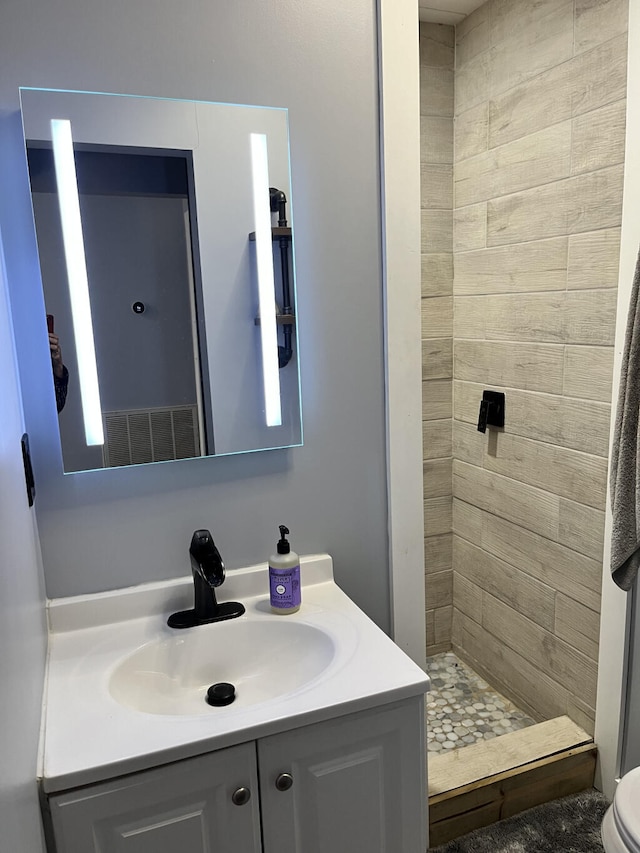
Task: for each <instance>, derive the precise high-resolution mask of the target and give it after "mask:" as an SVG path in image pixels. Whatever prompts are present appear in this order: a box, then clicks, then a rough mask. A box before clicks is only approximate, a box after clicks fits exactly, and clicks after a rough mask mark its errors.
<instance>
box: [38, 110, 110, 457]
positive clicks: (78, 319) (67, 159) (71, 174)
mask: <svg viewBox="0 0 640 853" xmlns="http://www.w3.org/2000/svg"><path fill="white" fill-rule="evenodd" d="M51 139H52V144H53V159H54V165H55V172H56V183H57V185H58V199H59V205H60V219H61V222H62V238H63V243H64V255H65V262H66V266H67V279H68V284H69V298H70V300H71V315H72V319H73V334H74V337H75V342H76V349H77V352H78V379H79V383H80V396H81V399H82V414H83V418H84V431H85V437H86V441H87V445H88V446H92V445H93V446H95V445H103V444H104V432H103V428H102V406H101V404H100V389H99V387H98V369H97V365H96V350H95V344H94V340H93V323H92V322H91V302H90V299H89V281H88V278H87V263H86V259H85V252H84V238H83V235H82V220H81V218H80V199H79V197H78V181H77V177H76V166H75V161H74V158H73V138H72V135H71V122H70V121H69V120H68V119H55V118H54V119H51Z"/></svg>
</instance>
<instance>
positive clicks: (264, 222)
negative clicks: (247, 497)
mask: <svg viewBox="0 0 640 853" xmlns="http://www.w3.org/2000/svg"><path fill="white" fill-rule="evenodd" d="M250 139H251V168H252V176H253V211H254V217H255V227H256V260H257V267H258V301H259V305H260V338H261V345H262V378H263V382H264V402H265V416H266V422H267V426H280V425H281V424H282V409H281V404H280V373H279V367H278V338H277V332H276V300H275V282H274V274H273V248H272V241H271V208H270V205H269V162H268V156H267V137H266V135H265V134H264V133H252V134H250Z"/></svg>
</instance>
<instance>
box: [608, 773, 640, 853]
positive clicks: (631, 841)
mask: <svg viewBox="0 0 640 853" xmlns="http://www.w3.org/2000/svg"><path fill="white" fill-rule="evenodd" d="M602 843H603V844H604V849H605V851H606V853H640V767H636V768H635V770H630V771H629V772H628V773H626V774H625V775H624V776H623V777H622V779H621V780H620V783H619V785H618V788H617V790H616V793H615V796H614V798H613V803H612V804H611V805H610V806H609V808H608V809H607V813H606V814H605V816H604V820H603V821H602Z"/></svg>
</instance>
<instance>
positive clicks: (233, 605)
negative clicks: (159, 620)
mask: <svg viewBox="0 0 640 853" xmlns="http://www.w3.org/2000/svg"><path fill="white" fill-rule="evenodd" d="M189 556H190V557H191V573H192V574H193V586H194V607H193V610H180V611H179V612H178V613H172V614H171V616H169V619H168V620H167V624H168V625H169V627H170V628H193V627H194V626H195V625H206V624H208V623H209V622H221V621H223V620H224V619H235V618H236V617H237V616H242V614H243V613H244V607H243V606H242V604H240V602H239V601H224V602H222V603H221V604H218V602H217V601H216V593H215V588H216V587H217V586H220V585H221V584H222V582H223V581H224V563H223V562H222V557H221V556H220V552H219V551H218V549H217V548H216V545H215V542H214V541H213V536H212V535H211V533H210V532H209V531H208V530H196V532H195V533H194V534H193V537H192V539H191V545H190V547H189Z"/></svg>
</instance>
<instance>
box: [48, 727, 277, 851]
mask: <svg viewBox="0 0 640 853" xmlns="http://www.w3.org/2000/svg"><path fill="white" fill-rule="evenodd" d="M244 788H246V789H248V790H249V792H250V797H249V800H248V802H245V803H244V804H240V805H236V804H235V803H234V799H235V800H237V801H240V802H242V801H243V799H245V798H246V792H241V793H240V794H238V793H237V792H238V790H239V789H244ZM234 795H235V796H234ZM258 800H259V796H258V779H257V770H256V753H255V744H254V743H247V744H241V745H240V746H234V747H231V748H229V749H223V750H220V751H218V752H214V753H211V754H210V755H204V756H200V757H198V758H191V759H187V760H185V761H178V762H176V763H175V764H169V765H167V766H165V767H160V768H158V769H155V770H149V771H144V772H142V773H135V774H132V775H131V776H125V777H123V778H121V779H115V780H112V781H110V782H105V783H102V784H99V785H91V786H89V787H86V788H78V789H76V790H75V791H68V792H65V793H63V794H57V795H52V796H51V797H50V800H49V805H50V809H51V822H52V827H53V834H54V838H55V842H56V849H57V853H94V851H95V853H259V851H261V843H260V818H259V802H258Z"/></svg>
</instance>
